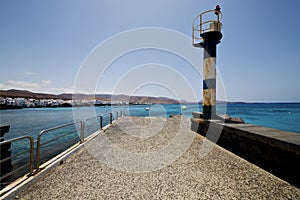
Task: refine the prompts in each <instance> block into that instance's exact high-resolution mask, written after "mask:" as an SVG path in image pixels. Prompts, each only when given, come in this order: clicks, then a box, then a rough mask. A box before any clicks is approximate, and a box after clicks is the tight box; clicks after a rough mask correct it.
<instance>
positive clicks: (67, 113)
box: [0, 103, 300, 139]
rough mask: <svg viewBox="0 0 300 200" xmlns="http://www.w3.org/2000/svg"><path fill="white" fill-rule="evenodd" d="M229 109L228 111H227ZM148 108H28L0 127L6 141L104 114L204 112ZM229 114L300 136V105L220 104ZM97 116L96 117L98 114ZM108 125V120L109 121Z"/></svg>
mask: <svg viewBox="0 0 300 200" xmlns="http://www.w3.org/2000/svg"><path fill="white" fill-rule="evenodd" d="M226 106H227V108H226V110H225V109H224V108H225V107H226ZM145 107H147V105H135V106H114V107H110V106H106V107H78V108H74V109H72V108H27V109H20V110H1V111H0V114H1V116H0V117H1V118H0V124H1V125H10V126H11V127H10V132H9V133H8V134H6V135H5V139H9V138H14V137H19V136H22V135H26V134H28V135H31V136H33V137H34V138H36V137H37V135H38V133H39V132H40V131H41V130H43V129H47V128H51V127H55V126H58V125H61V124H65V123H70V122H74V118H73V115H75V117H76V119H77V120H83V119H86V118H90V117H94V116H96V115H103V114H105V113H109V112H111V111H112V110H113V111H114V112H115V111H119V110H123V111H125V112H126V113H127V114H129V115H132V116H149V115H151V116H165V117H168V116H169V115H171V114H180V113H182V114H183V115H185V116H187V117H191V116H192V112H193V111H201V110H202V108H201V106H199V105H197V104H190V105H186V107H187V109H186V110H181V106H180V105H176V104H170V105H149V107H151V109H150V111H146V110H145ZM225 111H226V112H227V113H228V114H230V115H231V116H234V117H241V118H243V119H244V120H245V121H246V122H247V123H251V124H256V125H260V126H266V127H271V128H276V129H280V130H286V131H292V132H297V133H300V103H279V104H278V103H267V104H263V103H256V104H255V103H249V104H243V103H242V104H227V105H224V104H222V105H218V109H217V112H219V113H220V112H225ZM95 113H96V114H95ZM107 122H108V121H107Z"/></svg>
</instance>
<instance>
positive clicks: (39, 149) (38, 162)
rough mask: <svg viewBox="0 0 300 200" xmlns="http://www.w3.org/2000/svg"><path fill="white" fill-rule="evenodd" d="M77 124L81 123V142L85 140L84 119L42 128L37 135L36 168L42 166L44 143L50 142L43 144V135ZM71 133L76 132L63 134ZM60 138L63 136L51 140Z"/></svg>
mask: <svg viewBox="0 0 300 200" xmlns="http://www.w3.org/2000/svg"><path fill="white" fill-rule="evenodd" d="M76 124H80V142H81V143H82V142H84V127H83V125H84V123H83V121H79V122H73V123H68V124H64V125H61V126H56V127H53V128H50V129H46V130H42V131H41V132H40V133H39V134H38V137H37V147H36V169H37V170H38V169H39V167H40V159H41V146H42V145H43V144H47V143H49V142H46V143H43V144H41V137H42V136H43V135H44V134H46V133H48V132H50V131H54V130H57V129H61V128H64V127H67V126H72V125H76ZM71 133H74V132H68V134H64V135H63V136H66V135H69V134H71ZM58 138H61V137H60V136H58V137H56V138H54V139H52V140H51V141H54V140H57V139H58Z"/></svg>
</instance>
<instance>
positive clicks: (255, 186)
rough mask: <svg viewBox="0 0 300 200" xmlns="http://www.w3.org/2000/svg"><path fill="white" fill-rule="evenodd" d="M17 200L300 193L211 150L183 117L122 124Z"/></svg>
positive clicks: (294, 196)
mask: <svg viewBox="0 0 300 200" xmlns="http://www.w3.org/2000/svg"><path fill="white" fill-rule="evenodd" d="M17 198H19V199H300V189H298V188H296V187H294V186H291V185H290V184H288V183H287V182H285V181H283V180H281V179H279V178H277V177H275V176H273V175H272V174H270V173H268V172H266V171H264V170H262V169H260V168H258V167H256V166H255V165H253V164H251V163H249V162H247V161H245V160H243V159H241V158H240V157H238V156H236V155H234V154H232V153H230V152H228V151H227V150H224V149H223V148H221V147H219V146H217V145H214V144H213V143H211V142H209V141H208V140H206V139H205V138H204V137H202V136H200V135H198V134H196V133H194V132H192V131H191V130H190V119H187V118H185V117H183V116H175V117H172V118H168V119H165V118H162V117H143V118H138V117H125V118H122V119H120V120H119V121H118V122H117V123H116V124H115V125H113V126H112V127H110V128H109V129H107V130H106V131H105V132H104V133H102V134H100V135H98V136H97V137H96V138H94V139H93V140H91V141H90V142H88V143H87V144H86V145H85V147H84V148H82V149H80V150H79V152H77V153H75V154H73V155H72V156H71V157H69V158H68V159H67V160H66V161H65V162H64V163H63V164H62V165H60V166H58V167H56V168H54V169H53V170H51V171H50V172H48V173H47V174H46V175H45V176H43V177H42V178H40V179H39V180H37V181H36V182H35V183H33V184H32V185H30V186H29V187H28V188H26V189H25V190H24V191H22V192H21V193H19V194H18V196H17Z"/></svg>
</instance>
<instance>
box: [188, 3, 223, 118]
mask: <svg viewBox="0 0 300 200" xmlns="http://www.w3.org/2000/svg"><path fill="white" fill-rule="evenodd" d="M221 19H222V13H221V9H220V6H219V5H217V6H216V8H215V9H214V10H208V11H205V12H203V13H201V14H200V15H198V16H197V17H196V18H195V19H194V21H193V30H192V45H193V46H194V47H198V48H203V49H204V56H203V92H202V109H203V118H204V120H209V119H214V118H215V117H216V75H217V74H216V58H217V45H218V44H219V43H220V42H221V39H222V33H221V28H222V23H221Z"/></svg>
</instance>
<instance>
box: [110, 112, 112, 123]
mask: <svg viewBox="0 0 300 200" xmlns="http://www.w3.org/2000/svg"><path fill="white" fill-rule="evenodd" d="M109 123H110V124H112V113H109Z"/></svg>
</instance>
